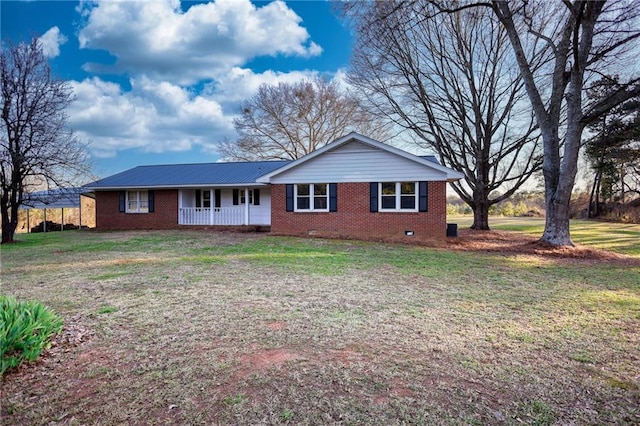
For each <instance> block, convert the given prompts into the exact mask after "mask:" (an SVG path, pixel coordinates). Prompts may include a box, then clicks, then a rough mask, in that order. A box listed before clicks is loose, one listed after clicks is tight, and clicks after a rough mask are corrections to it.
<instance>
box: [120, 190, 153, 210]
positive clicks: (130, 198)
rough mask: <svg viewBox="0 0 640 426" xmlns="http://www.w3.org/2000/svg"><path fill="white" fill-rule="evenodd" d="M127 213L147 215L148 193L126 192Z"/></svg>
mask: <svg viewBox="0 0 640 426" xmlns="http://www.w3.org/2000/svg"><path fill="white" fill-rule="evenodd" d="M126 205H127V213H149V192H148V191H127V204H126Z"/></svg>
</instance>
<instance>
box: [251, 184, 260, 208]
mask: <svg viewBox="0 0 640 426" xmlns="http://www.w3.org/2000/svg"><path fill="white" fill-rule="evenodd" d="M253 205H254V206H259V205H260V190H259V189H258V188H256V189H254V190H253Z"/></svg>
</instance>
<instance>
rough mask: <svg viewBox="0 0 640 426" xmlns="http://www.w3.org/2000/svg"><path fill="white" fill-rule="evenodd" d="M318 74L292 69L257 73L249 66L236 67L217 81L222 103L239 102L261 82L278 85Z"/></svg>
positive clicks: (253, 92)
mask: <svg viewBox="0 0 640 426" xmlns="http://www.w3.org/2000/svg"><path fill="white" fill-rule="evenodd" d="M316 75H318V72H317V71H311V70H306V71H292V72H289V73H282V72H276V71H272V70H267V71H265V72H263V73H255V72H253V71H252V70H250V69H247V68H240V67H234V68H232V69H231V70H229V71H228V72H227V73H226V74H225V75H222V76H220V77H219V79H218V80H217V82H216V88H217V94H218V97H219V99H220V102H221V103H224V104H225V105H226V104H233V103H235V104H237V105H238V107H239V104H240V103H241V102H242V101H244V100H246V99H249V98H250V97H251V96H253V95H254V94H255V93H256V92H257V91H258V87H260V85H261V84H271V85H278V84H279V83H294V82H297V81H300V80H303V79H310V78H313V77H315V76H316Z"/></svg>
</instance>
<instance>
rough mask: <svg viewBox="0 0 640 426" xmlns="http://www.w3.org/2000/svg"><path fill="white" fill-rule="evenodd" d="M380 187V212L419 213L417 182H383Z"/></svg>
mask: <svg viewBox="0 0 640 426" xmlns="http://www.w3.org/2000/svg"><path fill="white" fill-rule="evenodd" d="M378 185H379V191H378V193H379V194H380V200H379V202H380V211H385V210H394V211H395V210H405V211H417V208H416V206H417V200H418V192H417V191H416V187H417V185H416V182H381V183H379V184H378Z"/></svg>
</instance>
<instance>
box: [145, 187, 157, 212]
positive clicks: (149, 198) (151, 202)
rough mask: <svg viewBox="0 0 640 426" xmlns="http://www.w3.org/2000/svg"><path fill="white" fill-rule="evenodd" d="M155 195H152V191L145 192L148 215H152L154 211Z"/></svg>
mask: <svg viewBox="0 0 640 426" xmlns="http://www.w3.org/2000/svg"><path fill="white" fill-rule="evenodd" d="M154 195H155V194H154V193H153V191H148V192H147V201H148V202H149V213H153V212H154V211H155V209H156V205H155V204H156V203H155V196H154Z"/></svg>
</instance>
